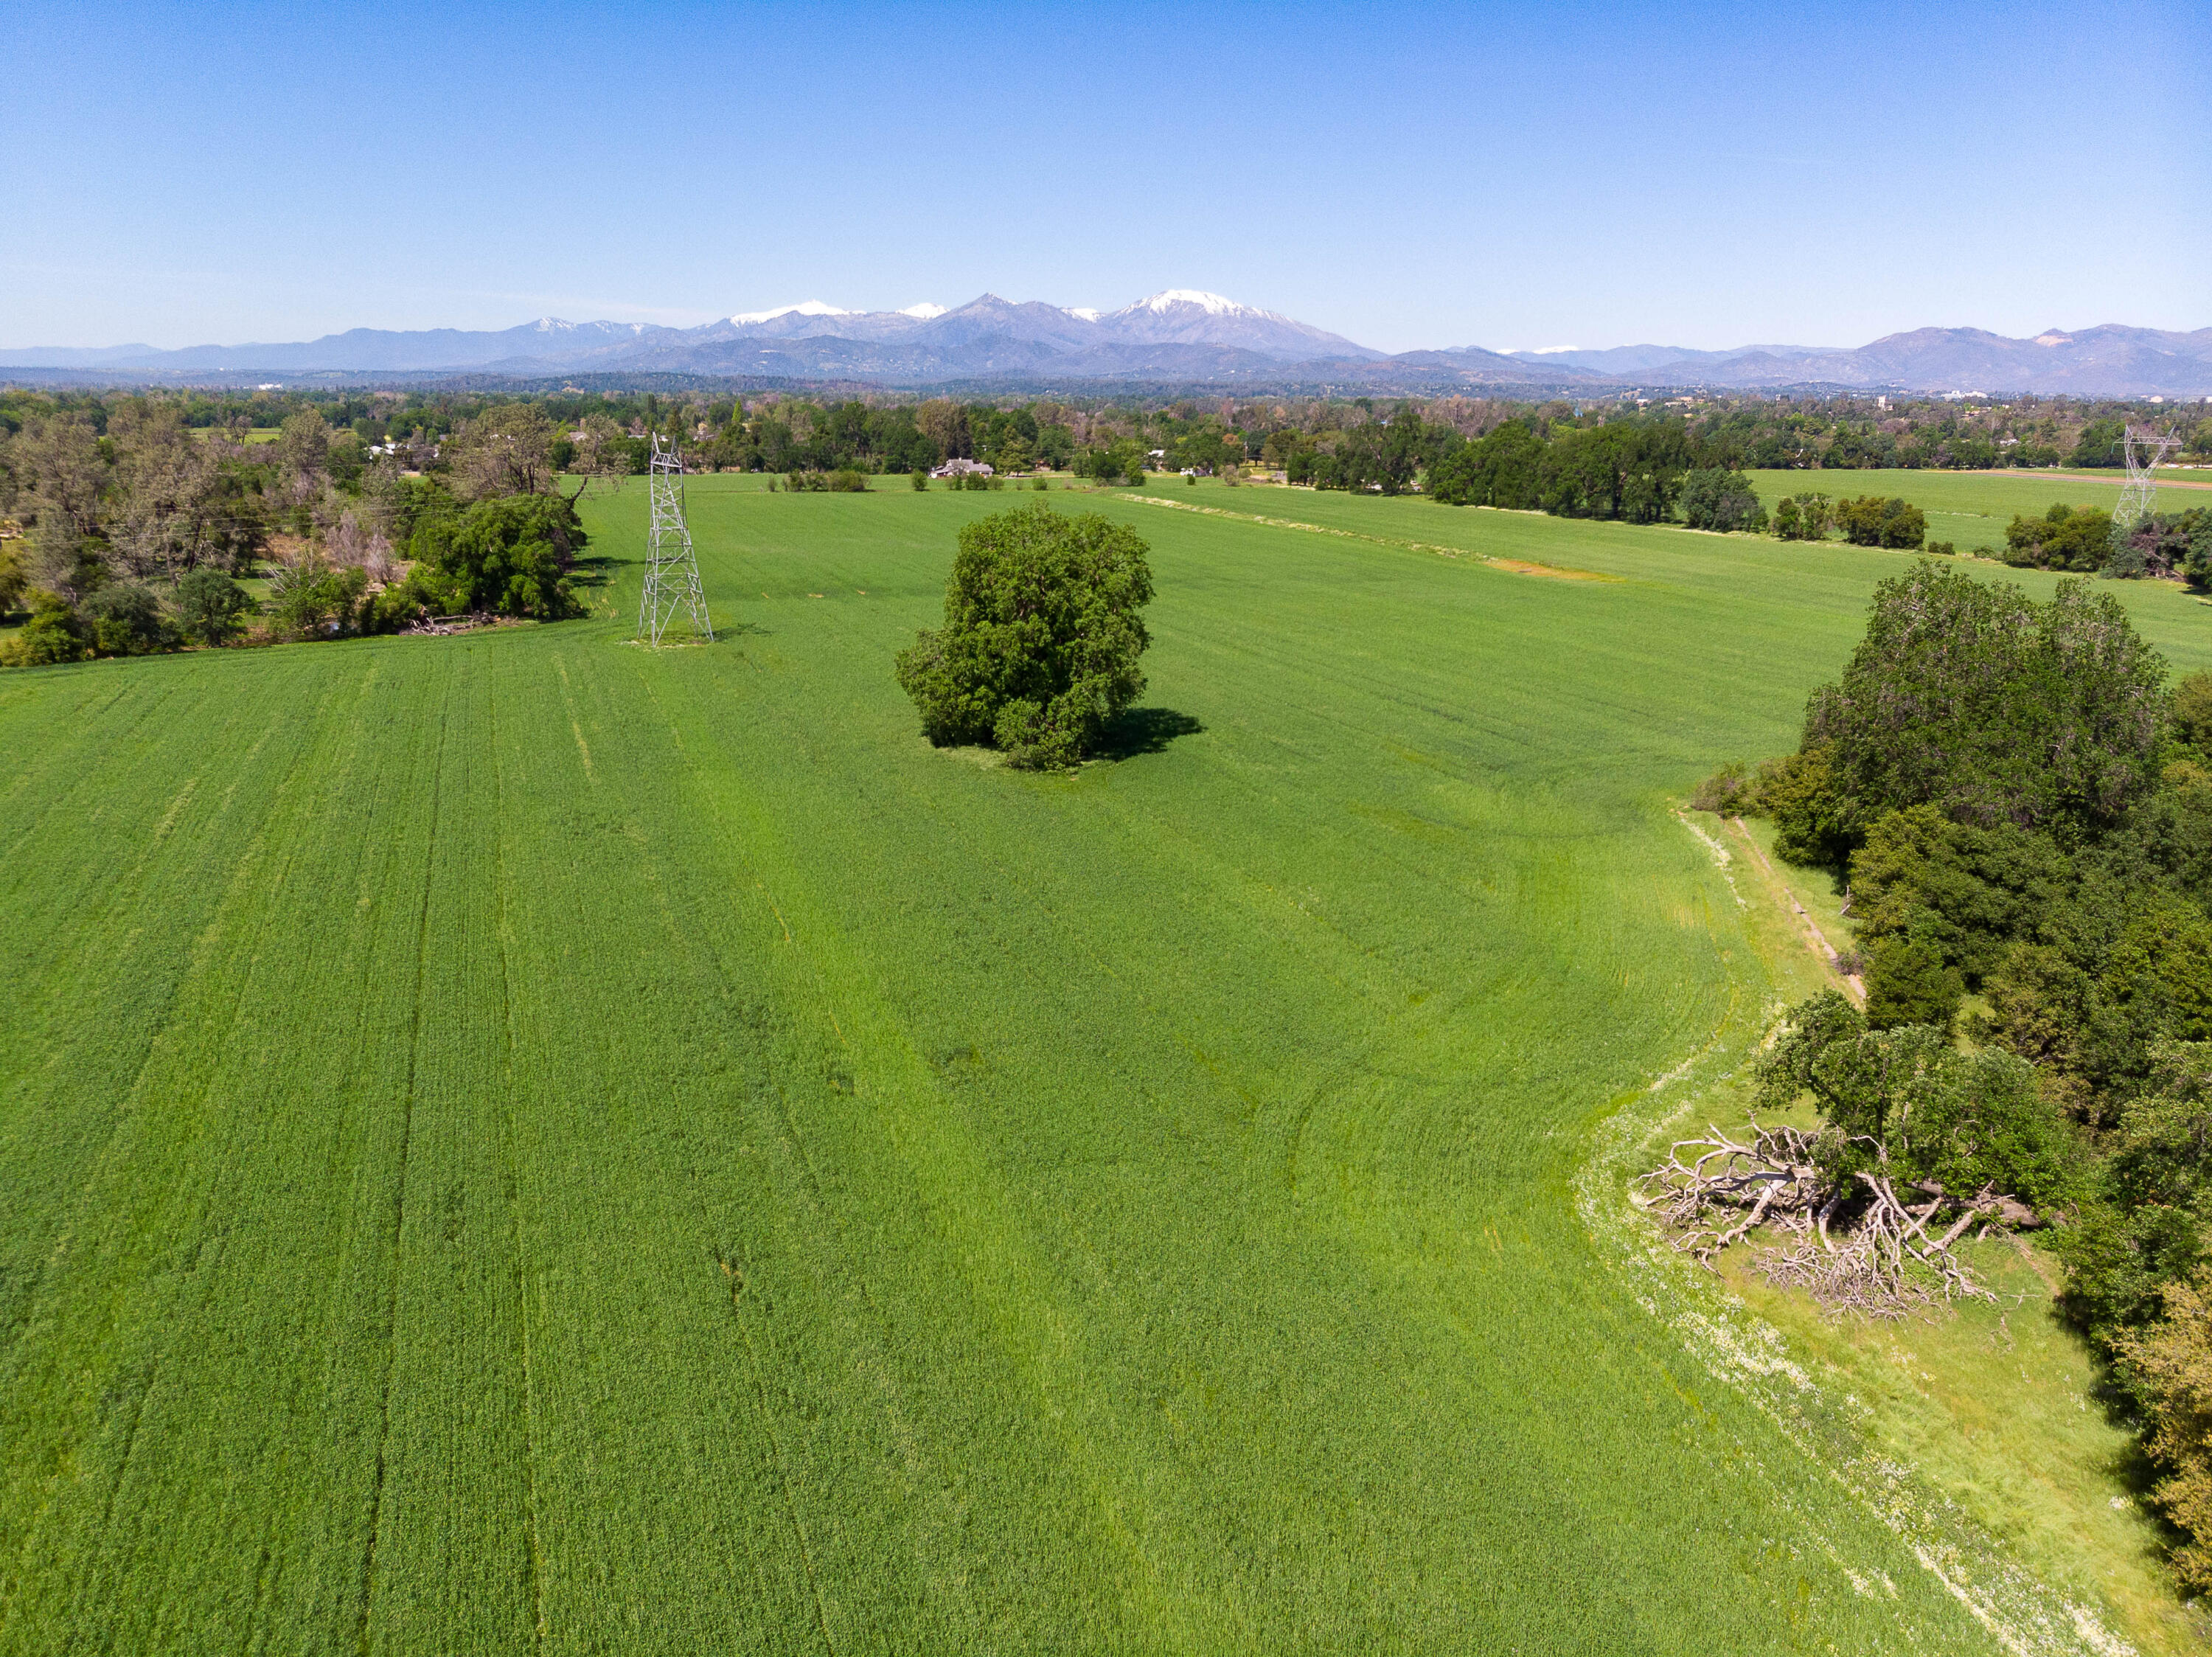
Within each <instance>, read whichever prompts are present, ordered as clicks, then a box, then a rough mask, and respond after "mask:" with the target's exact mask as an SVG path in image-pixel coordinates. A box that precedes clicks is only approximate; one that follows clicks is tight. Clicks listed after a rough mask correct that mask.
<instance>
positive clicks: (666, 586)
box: [637, 432, 714, 645]
mask: <svg viewBox="0 0 2212 1657" xmlns="http://www.w3.org/2000/svg"><path fill="white" fill-rule="evenodd" d="M648 486H649V488H650V490H651V491H652V496H653V527H652V528H651V529H650V530H648V531H647V534H646V565H645V591H644V592H642V593H641V594H638V600H637V631H638V637H641V638H642V639H644V640H645V642H646V643H648V644H654V645H657V644H659V643H660V636H661V635H662V634H663V633H664V632H665V631H667V629H668V624H669V623H670V622H671V621H673V620H675V618H676V612H677V611H678V609H679V608H681V609H684V610H688V611H690V612H691V631H693V633H695V634H696V635H697V636H698V637H701V638H704V639H708V640H712V639H713V637H714V624H712V623H710V622H709V621H708V619H707V594H706V593H705V591H704V590H703V589H702V588H701V587H700V585H699V560H698V559H697V558H696V557H694V556H693V555H692V551H691V531H690V527H689V526H688V525H687V524H685V522H684V457H683V455H682V454H679V453H678V451H677V448H676V445H675V443H674V442H670V443H669V445H668V447H667V448H662V447H661V445H660V435H659V433H658V432H656V433H654V434H653V467H652V474H651V478H650V482H649V485H648Z"/></svg>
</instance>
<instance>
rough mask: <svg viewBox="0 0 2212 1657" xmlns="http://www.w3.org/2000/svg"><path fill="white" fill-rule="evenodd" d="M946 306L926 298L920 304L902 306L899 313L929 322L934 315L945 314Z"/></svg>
mask: <svg viewBox="0 0 2212 1657" xmlns="http://www.w3.org/2000/svg"><path fill="white" fill-rule="evenodd" d="M899 314H900V315H901V316H910V317H913V318H915V319H916V320H919V321H922V322H927V321H929V320H931V319H932V318H933V317H939V316H943V315H944V314H945V307H944V306H942V305H933V304H931V303H930V302H928V301H927V300H926V299H925V300H923V301H922V302H921V304H919V305H907V306H903V307H902V308H900V310H899Z"/></svg>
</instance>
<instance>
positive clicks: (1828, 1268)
mask: <svg viewBox="0 0 2212 1657" xmlns="http://www.w3.org/2000/svg"><path fill="white" fill-rule="evenodd" d="M1855 1161H1870V1162H1871V1163H1872V1165H1873V1166H1872V1167H1850V1166H1849V1165H1850V1163H1852V1162H1855ZM1887 1164H1888V1156H1887V1151H1886V1149H1885V1148H1884V1147H1883V1146H1882V1145H1881V1143H1880V1142H1878V1141H1876V1140H1875V1139H1874V1138H1872V1137H1871V1136H1867V1135H1848V1136H1846V1135H1839V1134H1835V1133H1832V1132H1830V1133H1823V1134H1815V1133H1808V1132H1806V1131H1805V1130H1802V1129H1798V1128H1762V1127H1760V1126H1759V1124H1757V1123H1756V1122H1754V1123H1753V1124H1751V1125H1750V1128H1749V1130H1748V1131H1747V1133H1746V1134H1745V1135H1744V1136H1742V1137H1740V1138H1739V1137H1731V1136H1729V1135H1728V1134H1725V1133H1723V1132H1722V1131H1721V1130H1719V1129H1718V1128H1717V1127H1709V1128H1708V1129H1707V1130H1706V1131H1705V1134H1704V1135H1703V1136H1699V1137H1696V1138H1692V1139H1683V1140H1677V1141H1676V1142H1674V1145H1673V1147H1672V1148H1670V1149H1669V1151H1668V1156H1667V1160H1666V1161H1664V1162H1662V1163H1661V1164H1660V1165H1659V1166H1658V1167H1656V1168H1654V1169H1652V1170H1651V1171H1650V1173H1646V1174H1644V1176H1643V1177H1642V1178H1641V1179H1638V1181H1637V1182H1636V1184H1637V1186H1638V1191H1640V1193H1641V1196H1642V1200H1643V1201H1644V1203H1645V1204H1646V1206H1647V1207H1648V1208H1649V1209H1650V1210H1651V1211H1652V1212H1653V1213H1654V1214H1655V1215H1656V1216H1657V1217H1658V1218H1659V1219H1660V1220H1661V1221H1663V1222H1665V1224H1666V1225H1667V1226H1668V1228H1669V1229H1670V1230H1672V1231H1673V1232H1674V1246H1675V1248H1676V1249H1677V1250H1679V1251H1680V1252H1683V1253H1686V1254H1690V1255H1693V1256H1694V1257H1695V1258H1697V1259H1698V1260H1699V1263H1700V1264H1704V1265H1705V1266H1706V1267H1707V1268H1708V1269H1713V1265H1714V1262H1715V1260H1716V1259H1717V1258H1718V1257H1719V1256H1720V1255H1721V1254H1722V1253H1723V1252H1725V1251H1727V1250H1728V1249H1729V1248H1731V1247H1734V1246H1735V1245H1737V1244H1739V1243H1742V1242H1745V1241H1746V1240H1750V1239H1753V1237H1754V1236H1755V1235H1756V1234H1761V1233H1762V1232H1764V1233H1765V1240H1761V1241H1759V1242H1758V1243H1756V1244H1755V1245H1754V1252H1753V1270H1757V1271H1758V1272H1759V1275H1760V1276H1764V1277H1765V1279H1766V1280H1767V1281H1768V1282H1771V1283H1775V1284H1778V1285H1780V1286H1782V1287H1785V1288H1802V1289H1804V1290H1805V1291H1807V1292H1808V1293H1809V1294H1810V1295H1812V1296H1813V1297H1814V1299H1815V1300H1817V1301H1820V1304H1821V1305H1822V1306H1824V1307H1827V1308H1829V1309H1830V1310H1831V1311H1836V1312H1846V1311H1848V1312H1857V1313H1863V1314H1865V1315H1866V1316H1869V1317H1875V1318H1899V1317H1903V1316H1904V1315H1905V1313H1908V1312H1911V1311H1912V1310H1913V1309H1915V1308H1916V1307H1925V1306H1930V1305H1934V1304H1936V1303H1938V1302H1942V1301H1954V1300H1962V1299H1963V1300H1988V1301H1994V1300H1995V1299H1996V1298H1997V1297H1996V1295H1995V1294H1994V1293H1993V1292H1992V1291H1991V1290H1990V1288H1989V1287H1988V1286H1987V1285H1986V1284H1984V1282H1982V1281H1981V1279H1980V1278H1979V1277H1978V1276H1976V1274H1975V1273H1974V1271H1973V1270H1972V1269H1971V1268H1970V1267H1969V1266H1968V1265H1967V1264H1966V1262H1965V1261H1963V1260H1961V1259H1960V1258H1959V1256H1958V1254H1957V1252H1955V1248H1956V1245H1957V1244H1958V1243H1959V1241H1960V1239H1961V1238H1962V1237H1964V1236H1965V1235H1966V1233H1968V1232H1969V1231H1973V1232H1974V1233H1975V1234H1976V1235H1977V1236H1979V1235H1984V1234H1987V1233H1988V1232H1989V1231H1990V1229H1991V1228H1998V1229H2002V1230H2027V1229H2031V1228H2034V1227H2036V1226H2039V1225H2040V1224H2041V1223H2042V1221H2041V1220H2040V1219H2039V1217H2038V1215H2037V1214H2036V1212H2035V1210H2034V1209H2033V1208H2031V1207H2030V1206H2029V1205H2028V1204H2027V1203H2022V1202H2021V1201H2020V1200H2019V1199H2018V1198H2017V1197H2012V1196H2009V1195H2008V1194H2006V1193H2003V1192H2000V1191H1996V1190H1994V1189H1993V1188H1990V1187H1988V1186H1984V1188H1982V1189H1981V1190H1979V1191H1974V1192H1972V1194H1971V1195H1968V1194H1963V1193H1958V1192H1952V1191H1945V1190H1944V1189H1943V1187H1942V1185H1941V1184H1940V1183H1939V1182H1936V1181H1934V1180H1928V1179H1922V1180H1915V1181H1910V1182H1907V1181H1904V1180H1900V1179H1899V1178H1897V1177H1896V1176H1895V1175H1894V1174H1893V1173H1892V1172H1891V1171H1890V1170H1889V1168H1888V1166H1887Z"/></svg>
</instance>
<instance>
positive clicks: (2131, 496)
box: [2112, 426, 2181, 535]
mask: <svg viewBox="0 0 2212 1657" xmlns="http://www.w3.org/2000/svg"><path fill="white" fill-rule="evenodd" d="M2121 441H2122V443H2123V444H2124V447H2125V449H2126V452H2127V457H2128V483H2127V487H2126V488H2124V489H2123V490H2121V491H2120V503H2119V505H2118V506H2117V507H2115V508H2113V509H2112V530H2113V533H2114V534H2116V535H2124V534H2126V533H2128V532H2129V531H2130V530H2132V529H2133V528H2134V527H2136V525H2137V524H2139V523H2141V522H2142V521H2143V520H2144V519H2145V518H2148V516H2150V509H2151V508H2152V507H2153V506H2154V505H2156V504H2157V503H2158V467H2159V463H2160V461H2161V460H2165V459H2166V452H2167V451H2168V450H2169V449H2172V448H2177V447H2179V444H2180V442H2181V439H2179V437H2177V436H2174V435H2173V434H2172V432H2170V431H2153V430H2152V429H2150V428H2149V427H2148V426H2143V427H2141V428H2137V427H2135V426H2129V427H2127V428H2125V429H2124V436H2123V437H2122V439H2121Z"/></svg>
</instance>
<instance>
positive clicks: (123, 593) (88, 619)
mask: <svg viewBox="0 0 2212 1657" xmlns="http://www.w3.org/2000/svg"><path fill="white" fill-rule="evenodd" d="M77 609H78V612H79V613H80V614H82V616H83V618H84V619H85V623H86V624H87V625H88V627H89V628H90V629H91V633H92V647H93V649H94V650H95V651H96V652H97V653H98V654H100V655H104V656H143V655H153V654H154V653H155V651H159V650H173V649H175V648H176V644H177V633H176V629H174V628H173V627H172V626H171V625H170V624H169V618H168V616H167V614H166V613H165V612H163V611H162V608H161V600H160V599H159V598H157V597H155V595H154V594H152V593H151V592H149V591H148V590H147V589H146V588H143V587H141V586H140V585H138V583H137V582H109V583H108V584H107V585H106V586H104V587H101V588H96V589H95V590H94V592H93V593H91V594H89V595H88V597H87V598H86V599H85V601H84V602H83V603H82V604H81V605H79V606H77Z"/></svg>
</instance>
